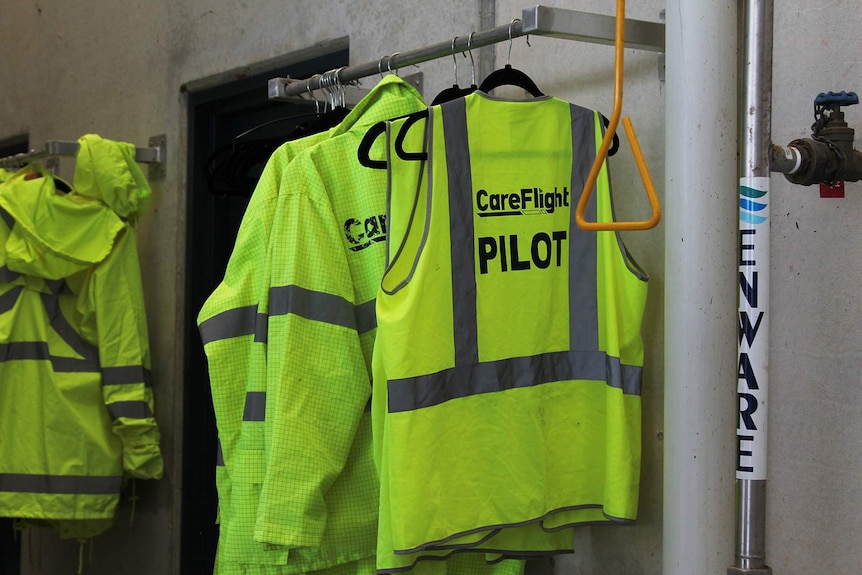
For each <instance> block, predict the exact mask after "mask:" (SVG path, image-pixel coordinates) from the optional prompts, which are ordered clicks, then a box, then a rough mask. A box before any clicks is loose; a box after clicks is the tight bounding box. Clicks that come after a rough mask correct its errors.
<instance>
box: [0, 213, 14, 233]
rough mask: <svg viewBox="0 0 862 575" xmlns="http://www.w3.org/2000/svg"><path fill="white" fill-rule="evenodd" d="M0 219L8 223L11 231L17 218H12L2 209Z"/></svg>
mask: <svg viewBox="0 0 862 575" xmlns="http://www.w3.org/2000/svg"><path fill="white" fill-rule="evenodd" d="M0 219H2V220H3V221H4V222H6V226H7V227H8V228H9V229H10V230H11V229H12V226H14V225H15V218H13V217H12V214H10V213H9V212H7V211H6V210H4V209H3V208H0Z"/></svg>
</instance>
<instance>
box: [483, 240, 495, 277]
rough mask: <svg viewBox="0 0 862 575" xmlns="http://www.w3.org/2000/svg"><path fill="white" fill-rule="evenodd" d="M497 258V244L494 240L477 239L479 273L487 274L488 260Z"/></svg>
mask: <svg viewBox="0 0 862 575" xmlns="http://www.w3.org/2000/svg"><path fill="white" fill-rule="evenodd" d="M495 257H497V242H496V241H495V240H494V238H479V273H481V274H486V273H488V260H492V259H494V258H495Z"/></svg>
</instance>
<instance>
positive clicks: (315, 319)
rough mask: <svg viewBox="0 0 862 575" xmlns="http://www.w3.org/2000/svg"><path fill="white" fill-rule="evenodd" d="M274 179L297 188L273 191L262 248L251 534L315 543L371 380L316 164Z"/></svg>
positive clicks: (337, 231) (279, 541)
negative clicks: (257, 448)
mask: <svg viewBox="0 0 862 575" xmlns="http://www.w3.org/2000/svg"><path fill="white" fill-rule="evenodd" d="M296 163H298V160H297V161H295V164H296ZM292 167H294V166H292ZM283 182H285V184H284V185H286V186H288V187H290V188H291V190H296V191H295V192H294V191H291V190H286V191H283V193H282V194H281V195H280V197H279V202H278V208H277V220H276V222H277V223H276V224H274V225H273V231H272V239H271V242H270V246H271V247H270V250H269V261H270V262H271V270H270V282H271V284H270V285H271V288H270V298H269V325H268V343H267V345H268V349H267V375H266V379H267V384H266V388H267V401H266V429H267V432H266V434H267V437H268V449H267V452H266V473H265V476H264V483H263V488H262V492H261V498H260V505H259V507H258V514H257V522H256V526H255V539H256V540H258V541H261V542H264V543H270V544H275V545H284V546H288V547H316V546H319V545H320V544H321V542H322V538H323V534H324V530H325V528H326V524H327V512H328V509H327V502H326V498H325V496H326V493H327V491H328V490H329V488H330V486H331V485H332V483H333V482H334V481H335V479H336V478H337V477H338V476H339V474H340V473H341V472H342V470H343V469H344V467H345V465H346V463H347V458H348V454H349V452H350V449H351V446H352V445H353V440H354V436H355V435H356V431H357V428H358V426H359V421H360V419H361V417H362V414H363V412H364V409H365V405H366V404H367V402H368V399H369V396H370V383H369V380H368V372H367V369H366V367H365V362H364V356H363V354H362V348H361V345H360V340H359V335H358V332H357V329H356V325H355V302H354V301H353V299H354V295H353V283H352V280H351V275H350V269H349V266H348V263H347V260H346V256H345V254H344V248H343V243H342V242H343V240H342V236H343V233H344V232H343V228H340V227H339V225H338V223H337V221H336V218H335V216H334V214H333V212H332V209H331V206H330V204H329V202H328V199H327V197H326V194H325V193H322V190H323V184H322V183H321V182H320V180H319V179H318V178H317V177H316V174H314V173H311V172H309V171H308V170H304V169H302V167H301V166H300V167H299V168H297V169H295V170H293V171H291V177H285V178H284V179H283ZM315 191H316V192H318V193H314V192H315Z"/></svg>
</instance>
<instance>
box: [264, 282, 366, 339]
mask: <svg viewBox="0 0 862 575" xmlns="http://www.w3.org/2000/svg"><path fill="white" fill-rule="evenodd" d="M289 313H292V314H294V315H298V316H300V317H304V318H305V319H310V320H313V321H319V322H323V323H329V324H332V325H340V326H344V327H348V328H351V329H356V308H355V307H354V305H353V304H352V303H350V302H349V301H347V300H346V299H344V298H343V297H341V296H337V295H332V294H328V293H324V292H319V291H313V290H309V289H305V288H302V287H299V286H296V285H290V286H281V287H274V288H271V289H270V290H269V315H270V317H272V316H274V315H285V314H289Z"/></svg>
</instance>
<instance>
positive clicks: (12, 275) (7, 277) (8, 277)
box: [0, 266, 21, 283]
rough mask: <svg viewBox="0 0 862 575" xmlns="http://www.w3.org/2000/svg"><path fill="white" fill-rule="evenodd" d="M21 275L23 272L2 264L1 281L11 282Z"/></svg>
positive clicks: (0, 269) (0, 267)
mask: <svg viewBox="0 0 862 575" xmlns="http://www.w3.org/2000/svg"><path fill="white" fill-rule="evenodd" d="M19 277H21V274H19V273H17V272H13V271H12V270H10V269H9V268H8V267H6V266H0V282H6V283H11V282H13V281H15V280H16V279H18V278H19Z"/></svg>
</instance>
